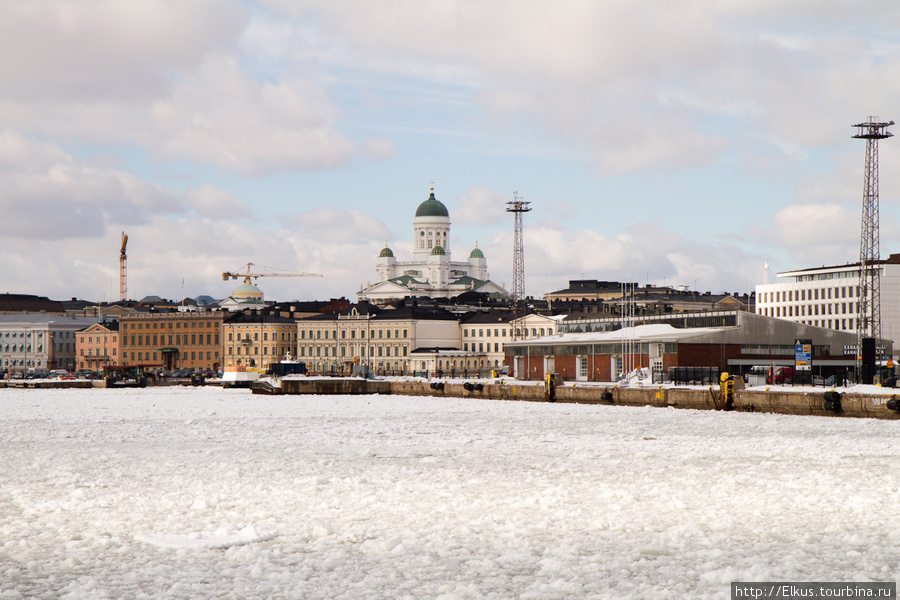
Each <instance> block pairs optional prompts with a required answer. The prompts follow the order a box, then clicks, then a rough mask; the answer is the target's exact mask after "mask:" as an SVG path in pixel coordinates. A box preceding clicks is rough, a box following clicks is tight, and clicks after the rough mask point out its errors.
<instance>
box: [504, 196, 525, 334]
mask: <svg viewBox="0 0 900 600" xmlns="http://www.w3.org/2000/svg"><path fill="white" fill-rule="evenodd" d="M529 204H531V202H525V201H524V200H522V198H520V197H519V192H513V199H512V200H510V201H509V202H507V203H506V212H511V213H513V214H514V215H515V234H514V235H513V284H512V301H513V324H514V325H513V327H512V339H513V341H515V340H517V339H518V338H519V337H520V336H519V334H518V328H519V327H523V324H522V323H521V319H522V318H523V317H524V316H525V245H524V231H523V228H522V214H523V213H527V212H528V211H530V210H531V208H530V207H529Z"/></svg>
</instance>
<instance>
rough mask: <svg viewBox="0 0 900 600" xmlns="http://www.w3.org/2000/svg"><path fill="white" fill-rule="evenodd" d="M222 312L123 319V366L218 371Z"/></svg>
mask: <svg viewBox="0 0 900 600" xmlns="http://www.w3.org/2000/svg"><path fill="white" fill-rule="evenodd" d="M223 315H224V313H223V312H222V311H218V310H216V311H207V310H202V309H201V310H197V311H184V312H183V311H166V312H156V311H153V312H147V313H135V314H130V315H122V317H121V319H120V330H121V337H120V352H121V354H122V357H121V362H122V364H136V365H143V366H145V367H150V368H154V367H155V368H160V369H166V370H171V369H193V370H197V371H206V370H216V369H218V368H219V367H220V366H221V364H222V359H221V351H222V339H221V335H222V320H223Z"/></svg>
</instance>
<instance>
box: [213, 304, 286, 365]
mask: <svg viewBox="0 0 900 600" xmlns="http://www.w3.org/2000/svg"><path fill="white" fill-rule="evenodd" d="M222 339H223V344H224V345H223V355H222V364H223V366H226V367H232V366H243V367H256V368H258V369H260V370H262V371H265V370H267V369H268V368H269V365H271V364H272V363H277V362H280V361H282V360H284V359H286V358H288V357H289V356H290V357H292V358H293V357H294V356H296V348H297V321H296V319H294V318H291V317H286V316H281V315H280V314H273V313H266V312H262V311H249V310H245V311H243V312H238V313H236V314H233V315H229V316H228V317H226V318H225V320H224V321H223V323H222Z"/></svg>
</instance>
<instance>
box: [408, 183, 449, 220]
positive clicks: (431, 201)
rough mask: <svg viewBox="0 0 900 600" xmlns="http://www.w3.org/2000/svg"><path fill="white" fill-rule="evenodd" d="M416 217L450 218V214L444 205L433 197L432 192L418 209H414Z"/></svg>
mask: <svg viewBox="0 0 900 600" xmlns="http://www.w3.org/2000/svg"><path fill="white" fill-rule="evenodd" d="M416 216H417V217H448V218H449V217H450V213H449V212H448V211H447V207H446V206H444V204H443V203H442V202H441V201H440V200H438V199H437V198H435V197H434V190H432V191H431V195H430V196H428V200H426V201H425V202H423V203H422V204H420V205H419V208H417V209H416Z"/></svg>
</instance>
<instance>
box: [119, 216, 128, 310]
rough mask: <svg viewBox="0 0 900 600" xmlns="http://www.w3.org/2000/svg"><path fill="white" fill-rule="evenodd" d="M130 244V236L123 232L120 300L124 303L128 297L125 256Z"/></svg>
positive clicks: (120, 260)
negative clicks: (126, 246)
mask: <svg viewBox="0 0 900 600" xmlns="http://www.w3.org/2000/svg"><path fill="white" fill-rule="evenodd" d="M126 244H128V236H127V235H125V232H124V231H123V232H122V249H121V250H120V251H119V300H120V301H121V302H124V301H125V300H126V299H127V297H128V257H127V256H126V255H125V245H126Z"/></svg>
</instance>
